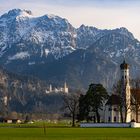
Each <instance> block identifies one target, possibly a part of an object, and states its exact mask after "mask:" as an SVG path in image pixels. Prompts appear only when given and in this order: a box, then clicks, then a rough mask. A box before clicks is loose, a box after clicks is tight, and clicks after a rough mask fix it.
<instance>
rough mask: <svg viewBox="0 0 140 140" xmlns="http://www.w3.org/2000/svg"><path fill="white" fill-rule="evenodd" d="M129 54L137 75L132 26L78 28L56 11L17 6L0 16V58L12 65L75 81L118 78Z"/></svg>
mask: <svg viewBox="0 0 140 140" xmlns="http://www.w3.org/2000/svg"><path fill="white" fill-rule="evenodd" d="M124 58H126V61H128V63H130V66H131V65H132V67H131V73H132V76H136V75H137V74H138V73H139V69H140V42H139V41H138V40H136V39H135V38H134V37H133V34H132V33H130V32H129V31H128V30H127V29H126V28H118V29H114V30H100V29H97V28H95V27H89V26H85V25H81V26H80V27H79V28H77V29H76V28H74V27H73V26H72V25H71V24H70V23H69V22H68V21H67V20H66V19H63V18H61V17H58V16H54V15H44V16H41V17H34V16H33V14H32V12H31V11H29V10H20V9H14V10H11V11H9V12H8V13H6V14H4V15H2V16H1V17H0V64H1V65H4V66H5V67H6V68H7V69H8V70H10V71H13V72H16V73H20V74H29V75H34V76H38V77H39V78H41V79H45V80H46V81H48V82H52V83H56V84H58V83H61V82H62V83H63V82H64V81H67V82H68V84H69V85H71V86H72V87H77V86H78V87H79V88H81V87H84V88H85V87H87V86H88V84H89V83H91V82H96V83H97V82H98V83H99V82H101V83H103V84H104V85H105V86H106V87H111V86H112V84H113V82H112V81H116V80H118V73H119V64H120V63H121V62H122V61H123V59H124Z"/></svg>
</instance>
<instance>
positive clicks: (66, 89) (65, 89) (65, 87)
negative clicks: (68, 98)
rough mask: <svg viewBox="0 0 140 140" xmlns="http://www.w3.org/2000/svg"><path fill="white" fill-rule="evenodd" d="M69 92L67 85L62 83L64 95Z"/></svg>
mask: <svg viewBox="0 0 140 140" xmlns="http://www.w3.org/2000/svg"><path fill="white" fill-rule="evenodd" d="M68 92H69V89H68V87H67V83H66V82H65V83H64V93H68Z"/></svg>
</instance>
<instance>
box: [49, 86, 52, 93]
mask: <svg viewBox="0 0 140 140" xmlns="http://www.w3.org/2000/svg"><path fill="white" fill-rule="evenodd" d="M49 92H52V85H51V84H50V87H49Z"/></svg>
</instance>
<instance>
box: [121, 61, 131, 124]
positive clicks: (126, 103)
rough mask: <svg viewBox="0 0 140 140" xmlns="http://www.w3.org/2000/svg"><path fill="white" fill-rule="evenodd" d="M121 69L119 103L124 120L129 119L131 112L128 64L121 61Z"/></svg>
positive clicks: (127, 120) (128, 120)
mask: <svg viewBox="0 0 140 140" xmlns="http://www.w3.org/2000/svg"><path fill="white" fill-rule="evenodd" d="M120 70H121V98H122V100H121V102H122V103H121V105H122V106H123V109H122V110H123V112H124V113H123V118H124V121H126V122H130V121H131V113H130V109H129V108H130V82H129V80H130V77H129V65H128V64H127V63H126V62H125V60H124V61H123V63H122V64H121V65H120Z"/></svg>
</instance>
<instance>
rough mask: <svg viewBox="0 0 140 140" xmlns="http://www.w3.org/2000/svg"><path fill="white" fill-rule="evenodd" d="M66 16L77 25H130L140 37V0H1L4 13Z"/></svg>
mask: <svg viewBox="0 0 140 140" xmlns="http://www.w3.org/2000/svg"><path fill="white" fill-rule="evenodd" d="M14 8H21V9H28V10H31V11H32V12H33V14H34V15H36V16H40V15H44V14H54V15H58V16H61V17H64V18H66V19H68V20H69V22H70V23H71V24H72V25H73V26H74V27H79V26H80V25H81V24H85V25H89V26H95V27H97V28H101V29H113V28H119V27H126V28H128V30H129V31H131V32H132V33H133V34H134V36H135V37H136V38H138V39H139V40H140V0H0V15H2V14H3V13H5V12H7V11H9V10H11V9H14Z"/></svg>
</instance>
